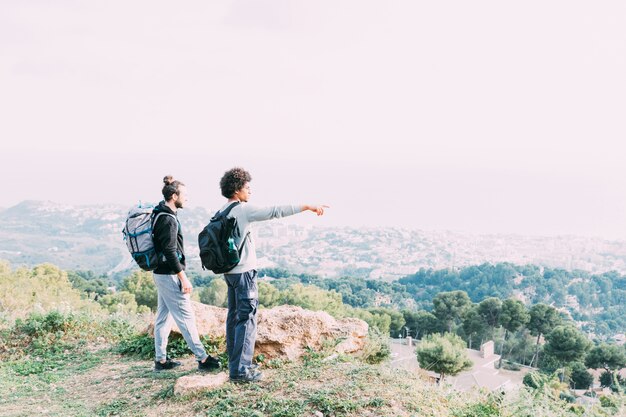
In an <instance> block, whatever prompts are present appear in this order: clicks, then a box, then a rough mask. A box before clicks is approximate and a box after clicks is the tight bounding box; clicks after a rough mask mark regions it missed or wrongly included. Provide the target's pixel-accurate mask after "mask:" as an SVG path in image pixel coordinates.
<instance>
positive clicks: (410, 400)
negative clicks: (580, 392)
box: [0, 263, 624, 417]
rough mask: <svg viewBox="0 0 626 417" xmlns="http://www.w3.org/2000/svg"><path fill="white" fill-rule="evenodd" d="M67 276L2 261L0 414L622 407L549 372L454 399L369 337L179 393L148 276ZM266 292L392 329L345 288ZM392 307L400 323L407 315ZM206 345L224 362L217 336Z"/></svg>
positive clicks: (480, 412)
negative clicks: (159, 369) (149, 331)
mask: <svg viewBox="0 0 626 417" xmlns="http://www.w3.org/2000/svg"><path fill="white" fill-rule="evenodd" d="M82 275H88V274H82ZM69 276H72V277H73V279H72V280H70V277H69ZM69 276H68V273H67V272H65V271H62V270H60V269H58V268H57V267H55V266H53V265H41V266H37V267H35V268H32V269H27V268H21V269H16V270H13V269H12V268H11V267H10V265H8V264H7V263H4V264H1V266H0V318H1V322H0V323H1V325H0V328H2V330H1V331H0V360H1V362H0V415H2V416H17V415H33V414H37V415H51V416H52V415H55V416H66V415H76V416H92V415H97V416H112V415H121V416H140V415H204V416H277V417H278V416H285V417H286V416H301V415H313V413H315V412H321V413H322V414H323V415H325V416H413V415H415V416H417V415H419V416H455V417H458V416H468V417H469V416H577V415H586V416H609V415H619V413H620V412H621V411H623V406H624V404H623V401H624V397H623V395H620V394H618V393H616V394H612V395H606V396H604V397H602V400H601V403H599V404H597V405H595V406H590V407H583V406H579V405H574V404H571V403H568V402H567V401H568V400H571V397H568V396H567V395H565V396H564V395H563V394H564V393H567V392H568V388H567V384H563V383H562V382H560V380H559V375H558V374H556V375H552V376H551V375H550V374H545V375H544V376H541V377H538V379H536V380H534V382H533V384H530V385H532V386H528V387H524V388H522V389H520V390H518V391H516V392H509V393H487V392H478V391H476V392H471V393H464V394H463V395H460V393H459V392H457V391H455V390H453V389H452V388H450V387H449V386H447V385H445V383H444V384H442V385H436V384H433V383H432V382H430V381H429V380H428V379H427V378H424V376H422V375H420V374H415V373H410V372H406V371H399V370H393V369H391V368H390V367H389V366H388V365H386V364H385V362H382V363H380V364H370V363H367V362H377V361H379V360H382V359H384V358H385V356H386V353H385V348H384V346H383V344H381V343H380V338H378V339H377V338H376V335H373V336H372V337H373V339H372V342H370V345H369V346H370V347H369V349H370V351H369V352H367V355H364V354H361V355H357V356H339V357H329V356H328V355H329V352H330V351H328V352H326V351H324V350H322V351H311V350H310V351H309V352H308V353H307V355H306V356H305V357H304V358H303V360H302V361H298V362H285V361H281V360H271V361H267V360H264V358H257V359H258V360H259V361H260V362H261V365H262V367H263V368H264V374H265V376H266V378H265V380H264V381H263V382H261V383H260V384H257V385H249V386H235V385H231V384H227V385H226V386H224V387H222V388H220V389H217V390H214V391H210V392H204V393H198V394H194V395H191V396H187V397H180V396H175V395H174V393H173V386H174V382H175V380H176V378H178V377H180V376H182V375H188V374H193V373H194V372H196V371H195V367H194V366H195V364H194V361H193V357H192V356H190V352H189V351H188V350H186V347H185V346H184V343H183V342H182V341H181V340H180V339H178V340H176V339H172V340H171V341H170V353H171V354H172V355H174V356H177V357H183V358H184V360H183V361H184V366H183V367H182V369H180V370H176V371H174V372H169V373H168V372H165V373H154V372H153V371H152V360H151V355H152V354H153V351H152V340H151V339H150V338H149V337H147V336H145V335H142V334H141V330H142V329H143V328H144V327H145V325H146V324H147V320H149V314H150V313H149V311H150V309H151V308H153V304H151V303H153V296H154V292H153V288H152V287H151V285H150V282H151V281H150V280H148V279H146V276H147V274H145V273H142V272H136V273H133V274H131V275H129V276H128V277H126V279H124V280H123V282H122V288H123V289H124V290H123V291H120V292H117V293H115V294H111V293H103V294H100V293H99V292H98V291H101V290H102V286H99V285H95V286H90V285H89V283H90V282H91V281H93V280H95V279H100V278H97V277H95V276H92V277H91V278H92V279H85V278H82V280H81V279H78V277H81V274H75V273H72V274H69ZM218 282H219V281H218V280H215V279H210V277H207V278H205V281H204V282H203V281H202V279H201V278H200V277H198V279H196V284H198V283H204V284H205V286H204V287H200V286H197V287H196V291H195V294H196V296H197V297H199V298H204V299H205V301H206V300H208V301H213V302H216V303H219V302H220V301H221V299H220V297H221V293H220V287H219V284H217V283H218ZM292 284H294V283H292ZM86 287H89V288H90V289H91V290H93V289H94V288H95V289H96V291H91V290H85V288H86ZM262 288H263V290H262V291H260V293H261V294H260V296H261V297H262V298H263V302H264V303H265V305H266V306H268V307H269V306H272V305H276V304H277V303H282V302H289V303H293V304H296V305H302V306H305V307H306V308H311V309H325V308H327V309H328V310H329V312H330V313H331V314H333V315H336V316H346V315H356V316H358V315H361V316H362V317H363V318H365V319H366V320H369V321H370V324H371V325H372V326H373V327H376V328H378V329H380V328H382V329H385V326H390V325H391V316H390V314H394V313H393V312H391V311H390V310H388V309H380V310H379V311H376V310H375V309H359V308H355V307H352V306H350V305H346V304H344V303H343V301H342V296H341V294H339V293H337V292H334V291H328V290H324V289H322V288H318V287H313V286H310V285H304V284H302V283H295V285H291V284H289V285H288V284H287V282H283V283H282V284H281V285H277V286H273V285H270V284H267V283H264V284H263V285H262ZM120 294H123V296H120ZM107 297H109V298H107ZM114 297H117V298H114ZM397 314H399V316H398V315H397ZM397 314H396V315H395V316H394V317H395V319H396V320H400V318H402V319H404V317H405V316H404V315H403V313H401V312H400V313H397ZM429 314H432V313H429ZM387 317H389V318H387ZM435 317H436V316H435ZM386 329H387V331H390V330H389V329H390V327H387V328H386ZM204 343H205V345H206V346H207V349H208V350H210V351H211V352H214V353H216V354H220V355H221V357H222V360H225V357H224V353H223V351H224V348H223V340H206V339H205V340H204ZM379 353H382V354H379ZM387 354H388V351H387ZM372 358H377V359H375V360H372Z"/></svg>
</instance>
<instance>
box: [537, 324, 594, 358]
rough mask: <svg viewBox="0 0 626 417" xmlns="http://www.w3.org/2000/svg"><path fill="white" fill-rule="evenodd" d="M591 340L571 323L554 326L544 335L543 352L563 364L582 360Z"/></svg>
mask: <svg viewBox="0 0 626 417" xmlns="http://www.w3.org/2000/svg"><path fill="white" fill-rule="evenodd" d="M590 347H591V342H590V341H589V339H587V336H585V335H584V334H583V333H582V332H581V331H580V330H578V329H577V328H575V327H574V326H571V325H559V326H556V327H555V328H554V329H553V330H552V331H551V332H550V333H548V334H547V335H546V345H545V347H544V352H545V354H546V356H550V357H552V358H555V359H556V360H557V362H558V363H559V364H560V365H561V366H563V365H567V364H569V363H571V362H576V361H582V360H583V359H584V358H585V353H586V352H587V350H589V348H590Z"/></svg>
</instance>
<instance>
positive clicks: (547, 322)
mask: <svg viewBox="0 0 626 417" xmlns="http://www.w3.org/2000/svg"><path fill="white" fill-rule="evenodd" d="M561 321H562V319H561V316H559V313H558V311H556V309H555V308H554V307H551V306H549V305H546V304H542V303H539V304H535V305H534V306H532V307H531V308H530V320H529V321H528V326H527V327H528V330H530V334H532V335H533V336H537V343H536V347H535V355H534V356H533V358H532V359H531V360H530V366H532V365H533V363H534V362H538V361H539V342H540V340H541V336H542V335H545V334H547V333H549V332H551V331H552V329H554V328H555V327H556V326H558V325H559V324H561Z"/></svg>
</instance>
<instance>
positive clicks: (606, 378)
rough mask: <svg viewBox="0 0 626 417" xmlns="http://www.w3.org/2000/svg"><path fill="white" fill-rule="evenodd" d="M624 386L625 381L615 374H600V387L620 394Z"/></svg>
mask: <svg viewBox="0 0 626 417" xmlns="http://www.w3.org/2000/svg"><path fill="white" fill-rule="evenodd" d="M624 385H626V380H624V378H622V376H621V375H620V374H618V373H616V372H610V371H604V372H602V374H600V386H601V387H604V388H610V389H611V391H614V392H621V391H623V390H622V387H623V386H624Z"/></svg>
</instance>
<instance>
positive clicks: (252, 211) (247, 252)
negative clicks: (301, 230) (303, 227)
mask: <svg viewBox="0 0 626 417" xmlns="http://www.w3.org/2000/svg"><path fill="white" fill-rule="evenodd" d="M231 204H233V203H232V202H228V203H226V204H225V205H224V207H222V208H221V209H220V212H221V211H223V210H225V209H226V208H228V207H229V206H230V205H231ZM300 212H302V206H301V205H300V206H293V205H288V206H269V207H257V206H253V205H251V204H248V203H241V204H239V205H238V206H236V207H234V208H233V209H232V210H231V211H230V213H228V217H229V218H231V217H235V218H236V219H237V226H238V228H239V236H240V239H239V241H236V242H235V244H236V245H237V247H239V246H240V245H241V240H242V239H244V238H245V237H246V234H248V232H250V236H249V237H248V239H247V240H246V242H245V244H244V246H243V249H242V250H241V257H240V261H239V264H238V265H237V266H236V267H235V268H233V269H232V270H230V271H228V273H229V274H240V273H242V272H246V271H250V270H252V269H257V258H256V248H255V246H254V240H253V237H252V228H251V227H252V224H251V223H253V222H262V221H264V220H271V219H279V218H281V217H287V216H293V215H294V214H297V213H300Z"/></svg>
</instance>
